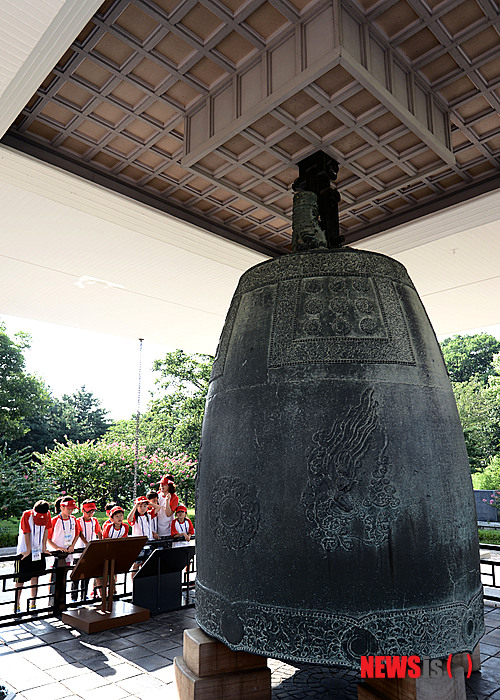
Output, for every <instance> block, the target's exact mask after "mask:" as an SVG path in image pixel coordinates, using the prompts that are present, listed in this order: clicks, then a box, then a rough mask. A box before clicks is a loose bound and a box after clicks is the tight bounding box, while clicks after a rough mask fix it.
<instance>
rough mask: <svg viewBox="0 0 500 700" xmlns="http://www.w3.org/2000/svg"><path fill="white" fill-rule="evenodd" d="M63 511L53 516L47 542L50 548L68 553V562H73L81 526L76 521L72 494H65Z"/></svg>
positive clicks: (62, 505)
mask: <svg viewBox="0 0 500 700" xmlns="http://www.w3.org/2000/svg"><path fill="white" fill-rule="evenodd" d="M60 506H61V512H60V513H59V515H56V517H55V518H52V522H51V525H50V528H49V533H48V538H47V544H48V546H49V548H50V549H52V550H54V551H60V552H65V553H66V555H67V556H66V564H68V565H70V564H72V563H73V551H74V549H75V544H76V541H77V539H78V537H79V536H80V526H79V524H78V523H77V521H76V518H75V516H74V515H72V513H73V511H74V510H76V503H75V500H74V499H73V498H71V496H65V497H64V498H63V499H62V500H61V502H60Z"/></svg>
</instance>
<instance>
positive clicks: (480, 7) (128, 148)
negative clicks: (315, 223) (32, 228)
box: [2, 0, 500, 255]
mask: <svg viewBox="0 0 500 700" xmlns="http://www.w3.org/2000/svg"><path fill="white" fill-rule="evenodd" d="M499 32H500V13H499V4H498V0H443V1H442V2H436V1H435V0H426V1H424V0H380V1H378V2H377V1H376V0H375V1H372V0H357V1H356V0H352V1H351V0H336V1H334V2H332V1H330V0H329V1H325V0H181V1H180V2H179V0H106V2H104V4H103V5H102V6H101V7H100V8H99V10H98V11H97V12H96V14H95V15H94V17H93V18H92V19H91V21H90V22H88V24H87V26H86V27H85V28H84V29H83V31H81V32H80V34H79V35H78V37H77V38H76V40H75V41H74V42H73V44H72V45H71V46H70V48H68V50H67V51H66V52H65V53H64V55H63V56H62V57H61V58H60V60H59V61H58V63H57V65H55V66H54V68H53V70H52V71H51V72H50V74H49V75H48V76H47V77H46V79H45V80H44V81H43V83H42V84H41V85H40V87H39V88H38V90H37V91H36V93H35V94H34V95H33V97H32V98H31V99H30V100H29V102H28V103H27V104H26V106H25V107H24V109H23V110H22V112H21V113H20V114H19V116H18V117H17V118H16V119H15V121H14V123H13V124H12V126H11V128H10V130H9V131H8V132H7V134H6V135H5V136H4V138H3V139H2V141H3V143H4V144H5V145H7V146H10V147H13V148H15V149H18V150H20V151H24V152H26V153H29V154H31V155H35V156H36V157H38V158H40V159H42V160H45V161H47V162H49V163H52V164H55V165H58V166H60V167H62V168H64V169H67V170H69V171H71V172H73V173H76V174H78V175H80V176H82V177H84V178H87V179H90V180H92V181H94V182H97V183H99V184H102V185H104V186H106V187H109V188H111V189H113V190H116V191H118V192H120V193H122V194H126V195H128V196H130V197H132V198H134V199H137V200H139V201H141V202H144V203H146V204H148V205H150V206H153V207H155V208H157V209H159V210H161V211H166V212H168V213H171V214H173V215H174V216H176V217H178V218H180V219H183V220H185V221H187V222H190V223H194V224H197V225H198V226H201V227H202V228H205V229H206V230H209V231H212V232H215V233H218V234H221V235H223V236H225V237H228V238H231V239H232V240H236V241H238V242H240V243H243V244H244V245H247V246H249V247H252V248H255V249H257V250H259V251H261V252H265V253H267V254H271V255H279V254H281V253H285V252H287V251H289V249H290V239H291V231H290V221H291V206H292V193H291V185H292V182H293V180H294V179H295V177H296V174H297V169H296V167H295V165H294V164H295V163H296V162H297V161H299V160H301V159H302V158H304V157H305V156H307V155H309V154H310V153H312V152H314V151H316V150H318V149H323V150H324V151H326V152H328V153H330V154H331V155H332V156H333V157H335V158H336V159H337V160H338V161H339V163H340V166H341V169H340V172H339V178H338V185H339V190H340V192H341V196H342V204H341V209H340V211H341V214H340V218H341V229H342V231H343V233H344V236H345V237H346V240H347V242H352V241H356V240H359V239H360V238H363V237H366V236H369V235H371V234H373V233H377V232H379V231H384V230H386V229H388V228H391V227H393V226H395V225H398V224H400V223H402V222H405V221H410V220H412V219H415V218H418V217H419V216H421V215H423V214H427V213H430V212H432V211H438V210H440V209H442V208H445V207H447V206H449V205H451V204H455V203H457V202H460V201H463V200H465V199H469V198H472V197H474V196H476V195H479V194H483V193H485V192H488V191H492V190H496V189H498V188H499V185H500V178H499V166H500V160H499V156H500V116H499V111H500V110H499V107H500V40H499Z"/></svg>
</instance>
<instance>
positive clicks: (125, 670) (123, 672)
mask: <svg viewBox="0 0 500 700" xmlns="http://www.w3.org/2000/svg"><path fill="white" fill-rule="evenodd" d="M96 672H97V673H98V674H99V675H100V676H103V677H104V678H108V679H109V680H110V681H111V682H112V683H116V682H117V681H123V680H125V679H126V678H132V677H133V676H138V675H139V674H140V673H142V670H141V669H140V668H139V667H137V666H136V665H135V664H128V663H118V664H116V666H107V667H106V668H101V669H99V670H98V671H96Z"/></svg>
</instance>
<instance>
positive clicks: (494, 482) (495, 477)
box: [472, 455, 500, 491]
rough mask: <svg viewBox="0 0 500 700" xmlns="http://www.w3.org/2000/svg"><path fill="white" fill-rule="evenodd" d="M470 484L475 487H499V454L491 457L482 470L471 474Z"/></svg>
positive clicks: (492, 488)
mask: <svg viewBox="0 0 500 700" xmlns="http://www.w3.org/2000/svg"><path fill="white" fill-rule="evenodd" d="M472 484H473V486H474V488H475V489H491V491H495V490H496V489H500V456H499V455H496V456H495V457H493V458H492V460H491V461H490V463H489V464H488V466H487V467H486V468H485V469H483V471H481V472H478V473H477V474H473V475H472Z"/></svg>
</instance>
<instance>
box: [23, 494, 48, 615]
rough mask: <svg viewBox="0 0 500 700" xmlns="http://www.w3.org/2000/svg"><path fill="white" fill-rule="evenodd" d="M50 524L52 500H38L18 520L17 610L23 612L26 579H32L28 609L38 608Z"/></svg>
mask: <svg viewBox="0 0 500 700" xmlns="http://www.w3.org/2000/svg"><path fill="white" fill-rule="evenodd" d="M50 525H51V519H50V513H49V504H48V503H47V501H37V502H36V503H35V505H34V506H33V509H32V510H25V511H24V513H23V514H22V516H21V521H20V523H19V537H18V540H17V554H18V555H19V554H20V555H21V559H17V560H16V564H15V573H16V578H15V582H16V595H15V605H14V611H15V612H16V613H18V612H21V607H20V600H21V591H22V588H23V585H24V583H26V581H29V580H30V579H31V599H30V602H29V609H30V610H36V595H37V593H38V576H39V574H41V573H43V572H44V571H45V555H46V554H50V552H49V551H48V550H47V535H48V528H49V527H50Z"/></svg>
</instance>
